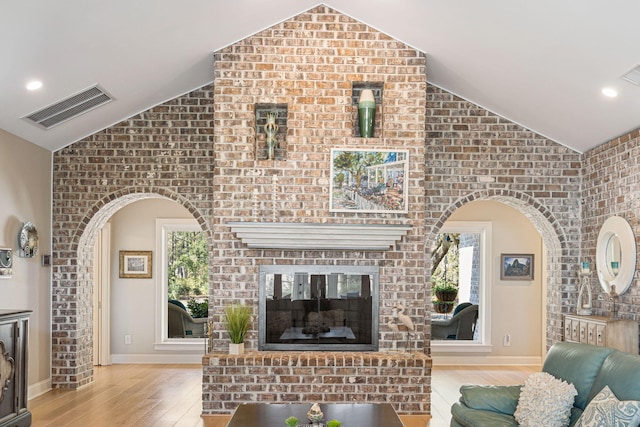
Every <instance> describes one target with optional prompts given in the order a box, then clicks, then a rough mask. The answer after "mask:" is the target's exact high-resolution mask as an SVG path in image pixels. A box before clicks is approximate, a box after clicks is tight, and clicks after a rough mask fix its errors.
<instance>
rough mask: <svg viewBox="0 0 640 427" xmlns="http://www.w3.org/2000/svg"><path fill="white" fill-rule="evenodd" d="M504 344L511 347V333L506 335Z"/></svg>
mask: <svg viewBox="0 0 640 427" xmlns="http://www.w3.org/2000/svg"><path fill="white" fill-rule="evenodd" d="M502 345H503V346H505V347H509V346H510V345H511V335H509V334H505V335H504V341H503V342H502Z"/></svg>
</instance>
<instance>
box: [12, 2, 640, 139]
mask: <svg viewBox="0 0 640 427" xmlns="http://www.w3.org/2000/svg"><path fill="white" fill-rule="evenodd" d="M322 3H324V4H326V5H327V6H329V7H332V8H334V9H336V10H337V11H339V12H342V13H344V14H346V15H349V16H351V17H353V18H355V19H357V20H359V21H361V22H364V23H366V24H368V25H371V26H372V27H374V28H376V29H378V30H380V31H382V32H384V33H386V34H388V35H390V36H391V37H394V38H396V39H398V40H400V41H403V42H405V43H407V44H408V45H410V46H412V47H414V48H416V49H418V50H420V51H423V52H425V53H426V54H427V80H428V82H429V83H430V84H433V85H436V86H438V87H441V88H443V89H445V90H447V91H449V92H452V93H454V94H456V95H458V96H461V97H462V98H465V99H467V100H469V101H471V102H474V103H476V104H479V105H480V106H482V107H484V108H486V109H488V110H490V111H493V112H494V113H497V114H499V115H501V116H504V117H506V118H508V119H510V120H512V121H514V122H517V123H519V124H521V125H523V126H525V127H527V128H529V129H531V130H533V131H535V132H537V133H539V134H541V135H543V136H545V137H547V138H550V139H552V140H554V141H556V142H558V143H560V144H562V145H566V146H568V147H571V148H573V149H574V150H576V151H578V152H584V151H586V150H588V149H590V148H592V147H595V146H597V145H600V144H602V143H604V142H606V141H608V140H609V139H612V138H614V137H616V136H619V135H621V134H624V133H627V132H629V131H631V130H633V129H636V128H638V127H640V115H639V114H638V112H639V111H640V86H638V85H636V84H633V83H630V82H628V81H626V80H623V79H622V78H621V76H622V75H623V74H625V73H627V72H628V71H630V70H631V69H633V68H634V67H636V66H637V65H638V64H640V49H639V48H638V46H639V45H640V31H639V30H638V23H637V20H638V16H640V2H633V1H628V0H627V1H619V0H612V1H607V2H604V1H602V0H565V1H557V0H555V1H552V0H539V1H535V2H533V1H529V2H516V1H513V0H487V1H477V0H327V1H325V2H322ZM318 4H320V3H319V2H317V1H313V0H233V1H228V0H227V1H223V0H188V1H176V0H135V1H131V0H109V1H104V0H60V1H49V0H32V1H25V0H7V1H4V2H3V3H2V6H1V7H0V53H1V55H2V61H1V64H2V66H1V67H0V128H2V129H4V130H6V131H8V132H10V133H13V134H15V135H17V136H19V137H21V138H23V139H26V140H28V141H31V142H33V143H35V144H37V145H40V146H42V147H45V148H47V149H49V150H52V151H54V150H57V149H59V148H61V147H64V146H66V145H69V144H71V143H73V142H75V141H77V140H79V139H81V138H83V137H85V136H87V135H90V134H93V133H95V132H97V131H99V130H101V129H104V128H106V127H109V126H111V125H112V124H114V123H117V122H119V121H120V120H122V119H125V118H127V117H130V116H132V115H134V114H137V113H139V112H141V111H144V110H146V109H148V108H149V107H151V106H154V105H157V104H160V103H162V102H164V101H166V100H169V99H172V98H174V97H176V96H178V95H181V94H184V93H187V92H189V91H191V90H193V89H196V88H198V87H201V86H203V85H205V84H207V83H209V82H211V81H212V79H213V52H215V51H216V50H219V49H220V48H223V47H225V46H228V45H230V44H232V43H234V42H235V41H238V40H240V39H243V38H245V37H247V36H249V35H251V34H254V33H256V32H258V31H260V30H262V29H265V28H268V27H270V26H271V25H273V24H275V23H278V22H280V21H283V20H286V19H287V18H289V17H291V16H294V15H297V14H298V13H301V12H304V11H306V10H308V9H310V8H312V7H314V6H316V5H318ZM33 79H38V80H41V81H42V82H43V87H42V88H41V89H39V90H36V91H28V90H27V89H26V88H25V85H26V83H27V82H28V81H30V80H33ZM96 84H97V85H99V87H100V88H102V89H103V90H104V91H106V92H107V93H108V94H109V95H110V96H111V97H112V98H113V99H114V101H112V102H110V103H108V104H105V105H103V106H101V107H100V108H97V109H94V110H92V111H89V112H88V113H86V114H83V115H81V116H79V117H77V118H74V119H72V120H69V121H66V122H63V123H61V124H59V125H57V126H54V127H51V128H50V129H48V130H45V129H43V128H41V127H39V126H37V125H34V124H32V123H29V122H28V121H27V120H25V119H24V118H23V117H25V116H27V115H29V114H30V113H33V112H35V111H37V110H39V109H41V108H43V107H46V106H49V105H51V104H53V103H55V102H57V101H60V100H62V99H64V98H66V97H68V96H70V95H73V94H76V93H78V92H81V91H83V90H85V89H87V88H89V87H92V86H94V85H96ZM604 87H610V88H613V89H616V90H617V92H618V96H617V97H615V98H608V97H606V96H604V95H603V94H602V93H601V90H602V89H603V88H604Z"/></svg>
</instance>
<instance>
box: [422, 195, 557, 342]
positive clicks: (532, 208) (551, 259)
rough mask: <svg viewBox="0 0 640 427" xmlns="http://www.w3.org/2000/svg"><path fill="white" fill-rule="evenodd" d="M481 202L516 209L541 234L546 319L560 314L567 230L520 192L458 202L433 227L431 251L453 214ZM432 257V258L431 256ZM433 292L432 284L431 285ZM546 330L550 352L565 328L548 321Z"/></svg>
mask: <svg viewBox="0 0 640 427" xmlns="http://www.w3.org/2000/svg"><path fill="white" fill-rule="evenodd" d="M477 200H491V201H496V202H500V203H502V204H504V205H506V206H509V207H511V208H514V209H516V210H517V211H518V212H520V213H521V214H522V215H524V216H525V217H526V218H527V219H528V220H529V221H530V222H531V224H532V225H533V227H534V228H535V229H536V230H537V231H538V233H539V234H540V237H541V238H542V242H543V246H544V249H545V254H544V257H543V258H544V265H543V266H542V268H543V270H542V271H543V277H544V282H543V284H542V286H543V301H542V310H543V319H548V317H549V314H550V313H548V312H547V310H548V309H551V310H558V312H560V309H559V307H561V306H562V295H561V292H558V291H557V290H558V289H560V287H561V283H562V275H563V269H562V264H563V262H564V260H565V259H566V258H567V256H568V252H569V249H568V248H567V247H566V246H565V245H566V244H565V242H566V240H567V239H566V237H565V235H564V232H563V230H562V229H561V227H560V226H559V224H558V221H557V220H556V218H554V216H553V214H552V213H551V212H550V211H549V210H548V209H547V208H546V207H545V206H543V205H541V204H540V203H539V202H537V201H536V200H535V199H533V198H532V197H530V196H528V195H526V194H524V193H519V192H514V191H500V190H485V191H479V192H476V193H472V194H470V195H468V196H466V197H464V198H462V199H460V200H458V202H456V203H455V204H454V205H452V206H451V207H450V208H449V209H448V210H447V211H446V212H444V213H443V214H442V215H441V216H440V218H439V219H438V220H437V222H436V223H435V225H434V227H432V229H431V232H430V233H429V234H428V236H427V245H426V248H427V251H430V250H431V247H432V246H433V242H435V240H436V236H437V235H438V234H439V232H440V230H441V229H442V227H443V225H444V224H445V223H446V221H447V220H448V219H449V218H450V217H451V216H452V215H453V213H454V212H455V211H456V210H457V209H458V208H460V207H461V206H464V205H466V204H468V203H470V202H473V201H477ZM427 255H428V254H427ZM426 259H427V261H426V264H427V268H426V271H431V259H430V256H427V257H426ZM427 286H428V287H429V291H430V286H431V285H430V283H429V284H428V285H427ZM430 295H431V293H430V292H427V297H428V298H430ZM429 302H430V301H427V307H430V304H429ZM544 323H545V328H544V330H543V334H544V339H543V347H546V348H548V347H549V346H550V345H551V344H552V343H553V342H555V340H557V339H558V337H561V336H562V325H561V324H559V323H557V322H553V321H549V320H545V322H544Z"/></svg>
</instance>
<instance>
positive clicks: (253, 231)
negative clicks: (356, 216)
mask: <svg viewBox="0 0 640 427" xmlns="http://www.w3.org/2000/svg"><path fill="white" fill-rule="evenodd" d="M227 225H228V226H230V227H231V231H232V232H233V233H235V234H236V236H238V238H239V239H241V240H242V243H244V244H246V245H247V246H248V247H249V248H252V249H310V250H327V249H337V250H354V251H364V250H366V251H386V250H389V248H390V247H391V246H392V245H394V244H395V242H397V241H399V240H401V239H402V236H405V235H406V234H407V232H408V231H409V230H411V226H410V225H403V224H326V223H322V224H311V223H282V222H227Z"/></svg>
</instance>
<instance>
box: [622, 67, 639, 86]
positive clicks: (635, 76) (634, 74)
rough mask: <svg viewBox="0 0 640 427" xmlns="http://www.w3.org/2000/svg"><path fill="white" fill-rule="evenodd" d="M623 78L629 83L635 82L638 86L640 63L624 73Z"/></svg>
mask: <svg viewBox="0 0 640 427" xmlns="http://www.w3.org/2000/svg"><path fill="white" fill-rule="evenodd" d="M622 79H623V80H626V81H628V82H629V83H633V84H634V85H636V86H640V65H636V66H635V67H633V68H632V69H631V70H629V71H628V72H627V73H626V74H623V75H622Z"/></svg>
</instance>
